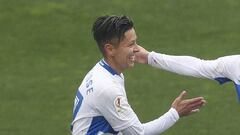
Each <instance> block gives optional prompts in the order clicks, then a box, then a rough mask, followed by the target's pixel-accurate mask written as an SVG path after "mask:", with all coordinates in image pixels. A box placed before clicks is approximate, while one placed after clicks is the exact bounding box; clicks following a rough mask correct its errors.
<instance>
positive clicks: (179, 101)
mask: <svg viewBox="0 0 240 135" xmlns="http://www.w3.org/2000/svg"><path fill="white" fill-rule="evenodd" d="M186 96H187V92H186V91H183V92H182V93H181V94H180V95H179V96H178V97H177V98H176V99H175V100H174V101H173V103H172V107H173V108H175V109H176V111H177V112H178V114H179V116H180V117H183V116H188V115H190V114H193V113H196V112H199V109H200V107H202V106H203V105H205V104H206V101H205V100H204V98H203V97H196V98H192V99H184V98H185V97H186Z"/></svg>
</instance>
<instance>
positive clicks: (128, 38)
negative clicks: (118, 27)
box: [121, 28, 137, 43]
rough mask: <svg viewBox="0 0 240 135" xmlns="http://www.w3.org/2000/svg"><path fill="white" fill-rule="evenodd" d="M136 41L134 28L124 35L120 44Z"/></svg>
mask: <svg viewBox="0 0 240 135" xmlns="http://www.w3.org/2000/svg"><path fill="white" fill-rule="evenodd" d="M136 39H137V35H136V32H135V30H134V28H132V29H130V30H128V31H126V32H125V33H124V38H123V40H122V41H121V42H122V43H127V42H131V41H134V40H136Z"/></svg>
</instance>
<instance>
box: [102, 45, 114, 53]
mask: <svg viewBox="0 0 240 135" xmlns="http://www.w3.org/2000/svg"><path fill="white" fill-rule="evenodd" d="M104 50H105V54H106V56H114V52H115V49H114V46H113V45H112V44H105V45H104Z"/></svg>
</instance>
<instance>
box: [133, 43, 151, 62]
mask: <svg viewBox="0 0 240 135" xmlns="http://www.w3.org/2000/svg"><path fill="white" fill-rule="evenodd" d="M136 50H137V51H136V52H135V62H138V63H141V64H147V63H148V54H149V52H148V51H147V50H146V49H144V48H143V47H141V46H140V45H137V47H136Z"/></svg>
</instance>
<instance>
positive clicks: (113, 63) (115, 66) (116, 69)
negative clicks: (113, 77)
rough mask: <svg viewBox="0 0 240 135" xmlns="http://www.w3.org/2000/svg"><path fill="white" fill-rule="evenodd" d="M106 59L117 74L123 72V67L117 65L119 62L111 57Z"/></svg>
mask: <svg viewBox="0 0 240 135" xmlns="http://www.w3.org/2000/svg"><path fill="white" fill-rule="evenodd" d="M104 61H105V62H106V63H107V64H108V65H109V66H110V67H111V68H112V69H113V70H114V71H116V72H117V74H121V73H122V72H123V70H121V68H119V66H117V64H116V63H115V62H114V61H113V60H111V59H107V58H104Z"/></svg>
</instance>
